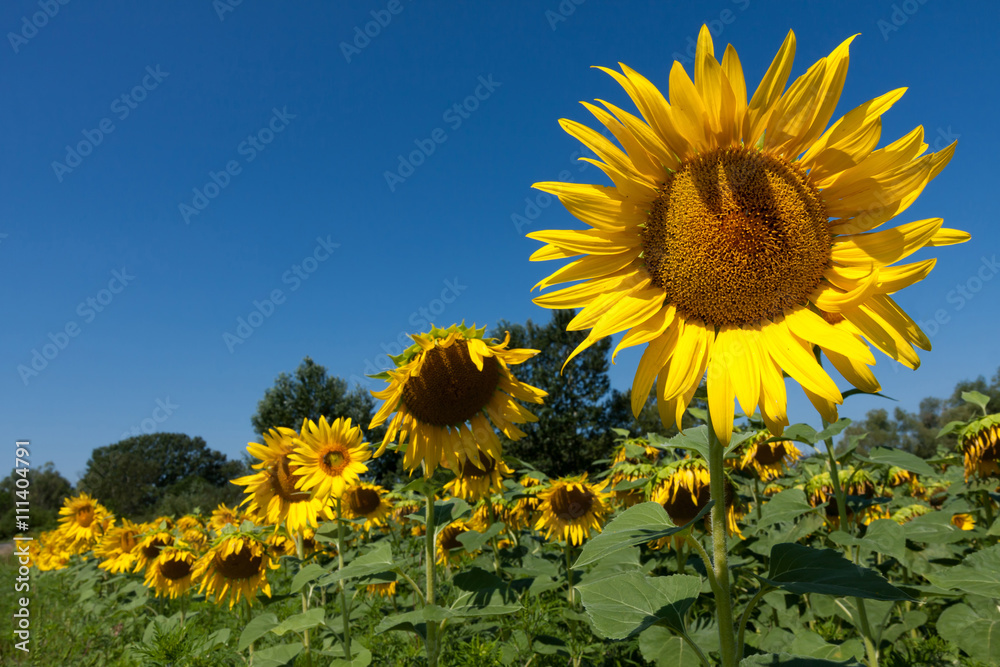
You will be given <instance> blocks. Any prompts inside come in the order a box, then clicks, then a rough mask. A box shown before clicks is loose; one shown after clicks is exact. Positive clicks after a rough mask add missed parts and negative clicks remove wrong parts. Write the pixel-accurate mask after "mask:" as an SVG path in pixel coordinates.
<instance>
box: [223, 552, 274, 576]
mask: <svg viewBox="0 0 1000 667" xmlns="http://www.w3.org/2000/svg"><path fill="white" fill-rule="evenodd" d="M263 562H264V557H263V556H255V555H253V554H252V553H250V549H249V547H248V546H246V545H244V547H243V549H241V550H240V552H239V553H231V554H229V555H228V556H226V557H225V558H219V557H218V556H216V557H215V569H216V570H217V571H218V572H219V574H221V575H222V576H224V577H225V578H226V579H249V578H250V577H252V576H254V575H256V574H260V566H261V564H262V563H263Z"/></svg>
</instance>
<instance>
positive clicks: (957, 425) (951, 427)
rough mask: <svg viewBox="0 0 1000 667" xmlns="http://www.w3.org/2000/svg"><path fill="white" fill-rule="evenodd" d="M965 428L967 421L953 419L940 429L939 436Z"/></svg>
mask: <svg viewBox="0 0 1000 667" xmlns="http://www.w3.org/2000/svg"><path fill="white" fill-rule="evenodd" d="M963 428H965V422H960V421H953V422H948V423H947V424H945V425H944V426H943V427H942V428H941V430H940V431H938V434H937V437H938V438H943V437H944V436H946V435H949V434H951V433H955V432H956V431H961V430H962V429H963Z"/></svg>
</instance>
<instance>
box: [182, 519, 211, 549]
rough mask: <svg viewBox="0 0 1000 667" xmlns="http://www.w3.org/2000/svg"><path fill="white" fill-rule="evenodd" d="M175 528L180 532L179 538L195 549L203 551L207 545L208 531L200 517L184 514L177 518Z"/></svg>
mask: <svg viewBox="0 0 1000 667" xmlns="http://www.w3.org/2000/svg"><path fill="white" fill-rule="evenodd" d="M176 528H177V530H178V531H179V532H180V534H181V539H182V540H183V541H184V542H185V543H186V544H188V545H190V546H193V547H195V549H196V550H198V551H203V550H204V549H205V547H207V546H208V531H207V529H206V528H205V523H204V522H203V521H202V520H201V517H198V516H195V515H193V514H185V515H184V516H182V517H181V518H179V519H177V524H176Z"/></svg>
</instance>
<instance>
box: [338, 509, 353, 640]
mask: <svg viewBox="0 0 1000 667" xmlns="http://www.w3.org/2000/svg"><path fill="white" fill-rule="evenodd" d="M343 569H344V519H343V514H342V508H341V503H340V498H337V571H338V572H339V571H340V570H343ZM340 612H341V615H342V616H343V617H344V656H345V657H346V658H347V659H348V660H350V659H351V621H350V619H351V605H350V604H349V603H348V601H347V585H346V583H345V582H344V580H343V579H341V580H340Z"/></svg>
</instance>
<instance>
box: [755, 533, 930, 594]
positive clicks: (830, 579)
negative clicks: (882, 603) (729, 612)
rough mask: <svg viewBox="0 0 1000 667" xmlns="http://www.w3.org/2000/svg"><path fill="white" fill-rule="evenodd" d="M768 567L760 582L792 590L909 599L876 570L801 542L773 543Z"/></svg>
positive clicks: (828, 550) (796, 591) (793, 591)
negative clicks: (766, 573)
mask: <svg viewBox="0 0 1000 667" xmlns="http://www.w3.org/2000/svg"><path fill="white" fill-rule="evenodd" d="M770 561H771V562H770V568H769V571H768V575H767V577H759V579H760V580H761V581H764V582H766V583H769V584H771V585H772V586H775V587H777V588H783V589H785V590H786V591H790V592H792V593H798V594H800V595H801V594H803V593H823V594H826V595H834V596H837V597H848V596H850V597H859V598H869V599H872V600H912V599H913V598H911V597H910V596H909V595H907V594H906V593H904V592H903V591H901V590H899V589H898V588H896V587H895V586H893V585H892V584H890V583H889V582H888V581H887V580H886V579H885V578H884V577H883V576H882V575H880V574H879V573H877V572H876V571H875V570H869V569H867V568H863V567H861V566H859V565H855V564H854V563H852V562H851V561H849V560H847V559H846V558H844V557H843V556H842V555H841V554H840V553H839V552H837V551H834V550H833V549H813V548H812V547H806V546H802V545H801V544H788V543H782V544H775V545H774V547H772V548H771V559H770Z"/></svg>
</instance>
